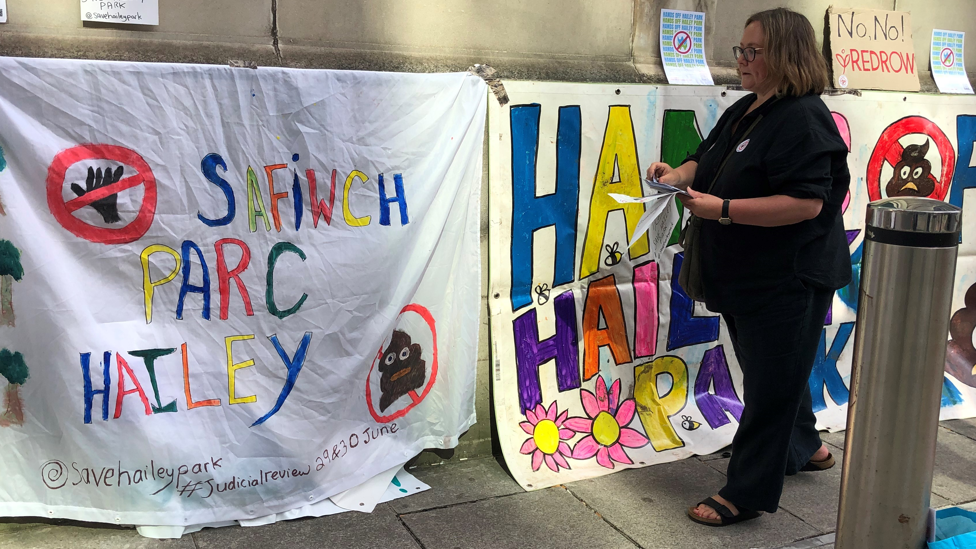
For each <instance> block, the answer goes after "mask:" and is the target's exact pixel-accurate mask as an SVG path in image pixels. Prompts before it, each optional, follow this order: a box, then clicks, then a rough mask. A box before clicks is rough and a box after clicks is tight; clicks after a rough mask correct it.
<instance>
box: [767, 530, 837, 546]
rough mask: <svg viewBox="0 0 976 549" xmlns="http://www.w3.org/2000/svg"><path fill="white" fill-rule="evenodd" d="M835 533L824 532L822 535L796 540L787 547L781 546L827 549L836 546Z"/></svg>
mask: <svg viewBox="0 0 976 549" xmlns="http://www.w3.org/2000/svg"><path fill="white" fill-rule="evenodd" d="M835 537H836V536H835V535H834V534H824V535H822V536H817V537H815V538H809V539H804V540H800V541H795V542H793V543H791V544H790V545H789V546H787V547H781V548H780V549H827V548H828V547H831V548H832V547H833V546H834V538H835Z"/></svg>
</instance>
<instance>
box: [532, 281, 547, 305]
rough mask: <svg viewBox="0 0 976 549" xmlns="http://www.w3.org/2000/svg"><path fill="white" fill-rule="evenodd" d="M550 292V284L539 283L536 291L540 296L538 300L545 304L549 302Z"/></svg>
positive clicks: (540, 303)
mask: <svg viewBox="0 0 976 549" xmlns="http://www.w3.org/2000/svg"><path fill="white" fill-rule="evenodd" d="M549 292H550V289H549V285H548V284H539V285H538V286H536V287H535V293H536V295H537V296H539V297H538V299H537V300H536V301H537V302H538V303H539V305H545V304H546V303H548V302H549Z"/></svg>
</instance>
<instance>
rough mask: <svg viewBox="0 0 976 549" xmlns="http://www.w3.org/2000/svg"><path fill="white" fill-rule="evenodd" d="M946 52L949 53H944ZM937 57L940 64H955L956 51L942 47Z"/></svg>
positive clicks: (946, 65)
mask: <svg viewBox="0 0 976 549" xmlns="http://www.w3.org/2000/svg"><path fill="white" fill-rule="evenodd" d="M947 53H948V54H949V55H946V54H947ZM939 59H941V60H942V66H944V67H946V68H949V67H951V66H953V65H955V64H956V52H954V51H952V48H942V52H941V53H939Z"/></svg>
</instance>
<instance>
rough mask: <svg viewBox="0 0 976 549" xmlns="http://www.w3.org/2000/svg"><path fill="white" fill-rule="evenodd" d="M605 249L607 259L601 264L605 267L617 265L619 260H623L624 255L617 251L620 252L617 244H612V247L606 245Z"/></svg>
mask: <svg viewBox="0 0 976 549" xmlns="http://www.w3.org/2000/svg"><path fill="white" fill-rule="evenodd" d="M606 249H607V254H608V255H607V258H606V259H604V260H603V264H604V265H606V266H607V267H613V266H614V265H616V264H617V263H620V260H621V259H623V258H624V254H622V253H620V251H619V250H620V243H619V242H614V243H613V246H611V245H609V244H607V246H606Z"/></svg>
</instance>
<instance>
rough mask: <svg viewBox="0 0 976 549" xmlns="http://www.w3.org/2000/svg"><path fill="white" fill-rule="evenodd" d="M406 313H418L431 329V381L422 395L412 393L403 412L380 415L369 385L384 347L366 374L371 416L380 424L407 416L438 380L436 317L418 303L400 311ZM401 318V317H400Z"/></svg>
mask: <svg viewBox="0 0 976 549" xmlns="http://www.w3.org/2000/svg"><path fill="white" fill-rule="evenodd" d="M404 313H416V314H418V315H420V318H422V319H424V322H426V323H427V326H428V327H429V328H430V336H431V339H432V340H433V345H434V350H433V352H432V354H433V359H432V360H431V362H432V364H431V366H430V379H428V380H427V385H425V386H424V390H423V392H422V393H421V394H419V395H418V394H417V391H410V392H409V393H407V395H409V396H410V400H411V401H412V402H410V404H408V405H407V406H406V407H405V408H403V409H402V410H397V411H396V412H393V413H392V414H389V415H385V416H384V415H380V414H379V413H377V411H376V408H375V407H374V406H373V391H372V388H371V387H370V384H369V379H370V376H372V375H373V369H374V368H376V361H377V360H379V359H380V358H382V357H383V347H380V350H379V351H378V352H377V353H376V358H374V359H373V364H372V365H370V367H369V373H368V374H366V404H367V405H369V415H371V416H373V419H375V420H376V421H377V422H378V423H389V422H391V421H393V420H394V419H400V418H401V417H403V416H405V415H407V412H409V411H410V410H413V409H414V407H415V406H417V405H418V404H420V403H421V402H423V400H424V399H425V398H427V395H428V394H429V393H430V390H431V389H433V388H434V381H436V380H437V328H436V327H435V326H434V315H432V314H430V311H428V310H427V308H426V307H424V306H422V305H417V304H416V303H411V304H410V305H407V306H406V307H404V308H403V309H402V310H400V316H403V314H404ZM398 318H399V317H398Z"/></svg>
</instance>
